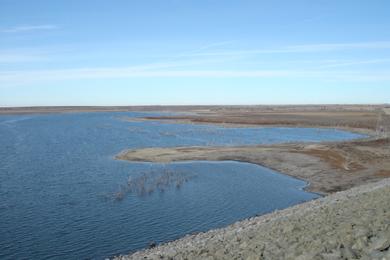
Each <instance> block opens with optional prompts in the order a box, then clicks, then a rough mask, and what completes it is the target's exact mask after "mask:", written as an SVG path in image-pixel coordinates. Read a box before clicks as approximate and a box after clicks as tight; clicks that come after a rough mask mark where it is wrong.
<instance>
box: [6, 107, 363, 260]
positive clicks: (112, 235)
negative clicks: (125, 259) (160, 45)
mask: <svg viewBox="0 0 390 260" xmlns="http://www.w3.org/2000/svg"><path fill="white" fill-rule="evenodd" d="M123 116H128V117H139V116H143V114H142V113H76V114H49V115H17V116H0V158H1V159H0V258H1V259H31V258H33V259H64V258H66V259H85V258H94V259H102V258H105V257H110V256H113V255H118V254H121V253H122V254H124V253H128V252H130V251H133V250H136V249H141V248H144V247H146V246H147V245H148V244H149V243H150V242H151V241H154V242H157V243H159V242H164V241H169V240H173V239H176V238H179V237H181V236H183V235H185V234H188V233H193V232H199V231H206V230H208V229H212V228H217V227H222V226H226V225H228V224H230V223H233V222H235V221H237V220H240V219H243V218H247V217H250V216H254V215H256V214H264V213H267V212H270V211H273V210H275V209H280V208H285V207H288V206H290V205H294V204H297V203H299V202H302V201H307V200H311V199H313V198H317V197H318V196H317V195H315V194H312V193H307V192H304V191H303V190H302V188H303V187H304V186H305V183H304V182H303V181H300V180H297V179H293V178H290V177H288V176H285V175H282V174H278V173H276V172H274V171H271V170H269V169H266V168H263V167H260V166H257V165H253V164H247V163H238V162H185V163H183V162H182V163H173V164H151V163H129V162H124V161H117V160H114V159H113V157H114V156H115V155H116V154H117V153H119V152H120V151H121V150H123V149H127V148H142V147H169V146H189V145H244V144H247V145H251V144H265V143H279V142H288V141H310V142H312V141H323V140H346V139H352V138H359V137H361V136H360V135H358V134H354V133H349V132H344V131H338V130H332V129H313V128H222V127H217V126H210V125H186V124H183V125H180V124H160V123H157V122H128V121H124V120H121V119H120V118H121V117H123ZM167 170H169V171H172V172H186V173H190V174H192V175H193V176H195V177H194V178H192V179H191V180H189V181H188V182H186V183H184V184H183V185H182V186H181V187H180V188H176V187H174V186H171V187H168V188H167V189H166V190H165V191H164V192H160V191H155V192H153V193H151V194H150V195H147V196H139V195H138V194H134V193H126V194H125V196H124V198H123V199H121V200H115V199H113V196H112V195H113V194H115V193H116V192H117V191H118V190H120V189H121V187H123V185H125V184H126V182H127V180H128V178H129V177H137V176H140V174H141V173H143V172H149V173H153V172H161V171H167Z"/></svg>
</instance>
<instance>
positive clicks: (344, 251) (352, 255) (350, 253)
mask: <svg viewBox="0 0 390 260" xmlns="http://www.w3.org/2000/svg"><path fill="white" fill-rule="evenodd" d="M340 251H341V255H342V257H343V258H346V259H357V254H356V252H355V251H354V250H353V249H352V248H350V247H348V246H347V247H344V248H341V249H340Z"/></svg>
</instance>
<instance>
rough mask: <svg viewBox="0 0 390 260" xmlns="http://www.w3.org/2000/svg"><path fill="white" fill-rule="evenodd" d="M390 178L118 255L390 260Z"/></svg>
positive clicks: (172, 257) (132, 257)
mask: <svg viewBox="0 0 390 260" xmlns="http://www.w3.org/2000/svg"><path fill="white" fill-rule="evenodd" d="M389 201H390V179H386V180H382V181H380V182H379V183H374V184H367V185H364V186H360V187H356V188H353V189H351V190H348V191H343V192H339V193H335V194H332V195H330V196H327V197H324V198H321V199H317V200H314V201H311V202H307V203H304V204H300V205H298V206H294V207H292V208H288V209H285V210H282V211H277V212H274V213H271V214H267V215H264V216H260V217H255V218H251V219H248V220H244V221H240V222H237V223H235V224H233V225H230V226H228V227H226V228H222V229H217V230H211V231H208V232H206V233H200V234H197V235H189V236H187V237H184V238H182V239H179V240H176V241H174V242H170V243H167V244H163V245H161V246H158V247H156V248H152V249H147V250H144V251H140V252H137V253H135V254H133V255H128V256H119V257H117V259H121V260H130V259H178V260H181V259H189V260H190V259H210V260H211V259H252V260H254V259H291V260H292V259H300V260H305V259H310V260H311V259H324V260H327V259H329V260H330V259H367V260H368V259H378V260H379V259H390V203H389Z"/></svg>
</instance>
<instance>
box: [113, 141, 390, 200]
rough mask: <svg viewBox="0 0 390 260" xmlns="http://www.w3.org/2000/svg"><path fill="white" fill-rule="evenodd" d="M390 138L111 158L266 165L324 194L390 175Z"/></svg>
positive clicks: (156, 151) (152, 151) (142, 152)
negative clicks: (234, 162)
mask: <svg viewBox="0 0 390 260" xmlns="http://www.w3.org/2000/svg"><path fill="white" fill-rule="evenodd" d="M388 147H390V139H373V138H368V139H358V140H352V141H346V142H320V143H286V144H274V145H253V146H222V147H221V146H220V147H208V146H200V147H196V146H194V147H170V148H144V149H133V150H124V151H122V152H120V153H119V154H118V155H117V156H116V157H115V158H116V159H119V160H126V161H130V162H131V161H134V162H155V163H169V162H179V161H237V162H247V163H253V164H257V165H261V166H263V167H267V168H270V169H272V170H274V171H277V172H279V173H281V174H286V175H288V176H291V177H295V178H298V179H301V180H303V181H306V182H308V183H309V184H308V186H307V187H306V188H305V190H306V191H309V192H315V193H319V194H321V195H326V194H329V193H332V192H336V191H342V190H346V189H349V188H351V187H354V186H357V185H361V184H364V183H368V182H374V181H378V180H380V179H383V178H385V177H390V171H388V169H390V160H389V159H388V158H390V149H388Z"/></svg>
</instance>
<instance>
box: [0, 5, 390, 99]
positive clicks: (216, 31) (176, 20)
mask: <svg viewBox="0 0 390 260" xmlns="http://www.w3.org/2000/svg"><path fill="white" fill-rule="evenodd" d="M389 13H390V1H388V0H316V1H313V0H294V1H290V0H284V1H281V0H273V1H261V0H253V1H249V0H240V1H237V0H224V1H222V0H193V1H190V0H160V1H157V0H132V1H127V0H113V1H109V0H104V1H103V0H83V1H79V0H66V1H53V0H34V1H31V0H0V106H52V105H60V106H63V105H102V106H103V105H191V104H199V105H207V104H215V105H221V104H232V105H251V104H332V103H345V104H356V103H390V15H389Z"/></svg>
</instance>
